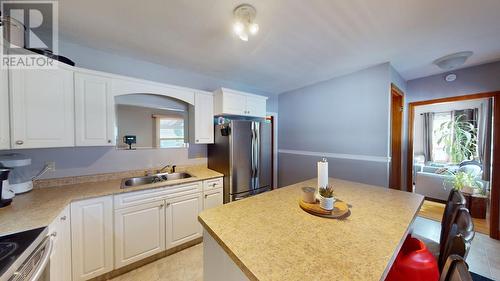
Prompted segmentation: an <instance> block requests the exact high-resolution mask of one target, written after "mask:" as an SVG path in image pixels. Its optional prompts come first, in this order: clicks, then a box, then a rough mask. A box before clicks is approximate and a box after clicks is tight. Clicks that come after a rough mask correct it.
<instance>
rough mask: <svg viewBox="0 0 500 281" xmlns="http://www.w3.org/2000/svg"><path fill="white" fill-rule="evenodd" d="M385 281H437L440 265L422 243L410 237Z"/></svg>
mask: <svg viewBox="0 0 500 281" xmlns="http://www.w3.org/2000/svg"><path fill="white" fill-rule="evenodd" d="M385 280H386V281H437V280H439V268H438V264H437V262H436V259H435V258H434V256H433V255H432V253H431V252H429V250H427V247H426V246H425V244H424V243H423V242H422V241H420V240H418V239H415V238H412V237H410V236H408V238H407V239H406V240H405V242H404V243H403V246H402V247H401V250H400V251H399V253H398V255H397V257H396V260H395V261H394V264H393V265H392V268H391V270H390V271H389V274H387V277H386V279H385Z"/></svg>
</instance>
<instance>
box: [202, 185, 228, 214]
mask: <svg viewBox="0 0 500 281" xmlns="http://www.w3.org/2000/svg"><path fill="white" fill-rule="evenodd" d="M203 197H204V198H203V210H206V209H210V208H213V207H217V206H220V205H222V204H223V201H224V193H223V191H222V188H218V189H214V190H210V191H207V192H205V195H204V196H203Z"/></svg>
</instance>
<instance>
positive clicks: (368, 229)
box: [199, 178, 424, 281]
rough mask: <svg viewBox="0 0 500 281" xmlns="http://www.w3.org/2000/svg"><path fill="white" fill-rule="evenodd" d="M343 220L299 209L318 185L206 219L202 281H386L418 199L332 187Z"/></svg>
mask: <svg viewBox="0 0 500 281" xmlns="http://www.w3.org/2000/svg"><path fill="white" fill-rule="evenodd" d="M330 183H331V184H333V185H334V187H335V196H336V197H337V198H339V199H341V200H343V201H345V202H347V203H348V204H350V205H351V206H352V208H351V215H350V216H349V217H347V218H346V219H344V220H332V219H327V218H321V217H316V216H313V215H310V214H308V213H306V212H304V211H303V210H302V209H301V208H300V207H299V205H298V202H299V200H300V198H301V187H304V186H315V185H316V179H312V180H309V181H305V182H301V183H298V184H294V185H290V186H287V187H283V188H280V189H278V190H274V191H271V192H267V193H263V194H260V195H257V196H254V197H251V198H248V199H244V200H241V201H236V202H232V203H229V204H226V205H223V206H220V207H217V208H214V209H210V210H207V211H204V212H203V213H201V214H200V216H199V221H200V222H201V223H202V225H203V226H204V228H205V231H204V276H205V279H204V280H205V281H216V280H219V281H220V280H231V281H240V280H241V281H243V280H260V281H266V280H269V281H271V280H272V281H280V280H283V281H284V280H287V281H292V280H301V281H304V280H315V281H319V280H384V278H385V276H386V274H387V272H388V271H389V269H390V267H391V265H392V263H393V261H394V259H395V257H396V254H397V253H398V251H399V249H400V247H401V245H402V243H403V241H404V239H405V238H406V236H407V234H408V232H409V229H410V226H411V224H412V222H413V220H414V219H415V217H416V215H417V213H418V211H419V209H420V207H421V205H422V203H423V200H424V197H423V196H421V195H418V194H413V193H408V192H401V191H396V190H391V189H388V188H383V187H378V186H372V185H366V184H361V183H354V182H349V181H344V180H339V179H333V178H332V179H330Z"/></svg>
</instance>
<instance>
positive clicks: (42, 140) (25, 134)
mask: <svg viewBox="0 0 500 281" xmlns="http://www.w3.org/2000/svg"><path fill="white" fill-rule="evenodd" d="M9 78H10V83H9V86H10V102H11V120H10V124H11V145H12V148H15V149H21V148H43V147H65V146H74V145H75V126H74V123H75V122H74V120H75V119H74V112H75V110H74V103H73V101H74V89H73V71H71V70H67V69H65V68H63V67H59V68H58V69H50V70H46V69H27V70H11V71H10V77H9Z"/></svg>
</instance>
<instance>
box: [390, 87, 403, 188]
mask: <svg viewBox="0 0 500 281" xmlns="http://www.w3.org/2000/svg"><path fill="white" fill-rule="evenodd" d="M394 96H398V97H400V98H401V115H400V118H401V120H400V122H401V129H400V131H399V156H398V157H394V149H393V143H394V141H395V136H394V129H393V126H394V121H395V118H394V117H395V116H394V114H393V110H394V108H393V107H394V103H393V100H394ZM404 103H405V100H404V93H403V91H401V90H400V89H399V88H398V87H397V86H396V85H394V84H392V83H391V109H390V110H391V143H390V151H391V163H390V166H389V188H394V189H402V188H403V186H404V184H403V181H402V175H403V159H402V158H403V120H404V115H403V113H404V112H403V110H402V109H403V107H404ZM394 158H396V159H399V161H397V162H394V161H393V159H394ZM395 164H396V165H398V166H399V173H394V172H393V167H394V165H395ZM398 182H399V183H398ZM395 183H397V184H396V185H395Z"/></svg>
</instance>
